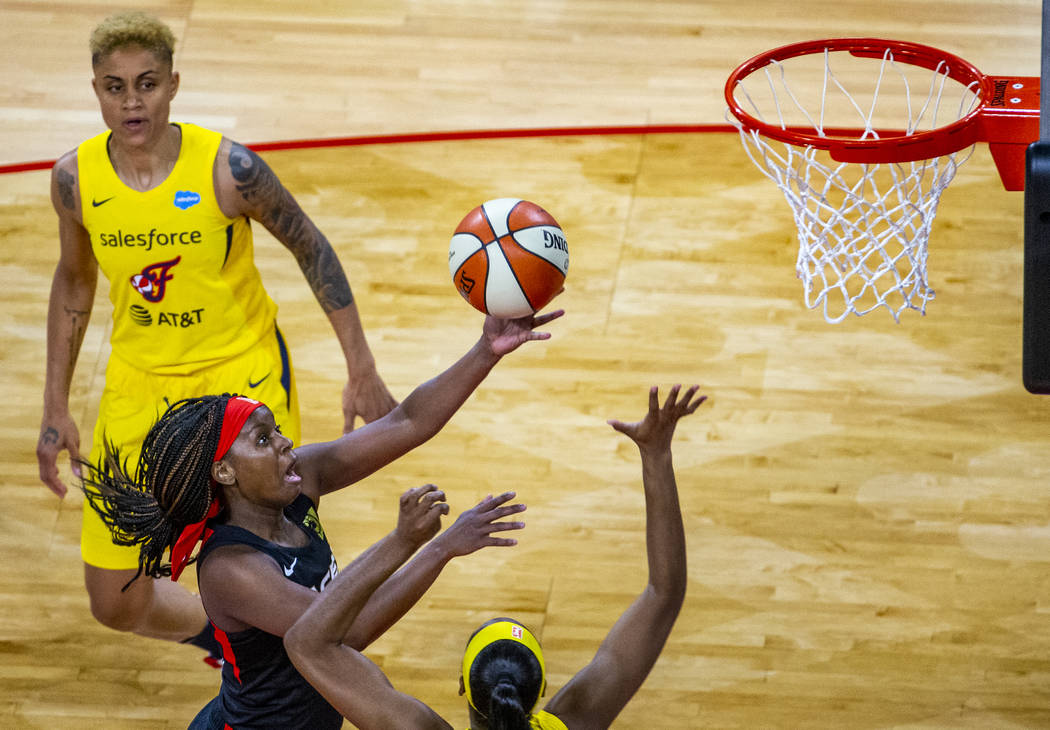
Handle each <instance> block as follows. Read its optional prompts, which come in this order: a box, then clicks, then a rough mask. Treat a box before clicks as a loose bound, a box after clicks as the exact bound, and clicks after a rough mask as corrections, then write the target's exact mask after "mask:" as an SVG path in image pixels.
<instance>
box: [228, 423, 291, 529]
mask: <svg viewBox="0 0 1050 730" xmlns="http://www.w3.org/2000/svg"><path fill="white" fill-rule="evenodd" d="M223 461H225V462H227V464H228V465H229V467H230V468H231V470H232V477H233V479H234V480H235V482H236V485H235V487H234V488H235V489H237V491H238V492H240V494H241V496H243V497H244V498H245V499H246V500H248V501H249V502H252V503H254V504H258V505H260V506H265V507H271V508H273V509H278V510H280V509H283V508H285V507H287V506H288V505H289V504H291V503H292V502H293V501H294V500H295V498H296V497H297V496H299V492H300V489H301V483H302V477H300V476H299V474H297V473H296V471H295V461H296V456H295V452H294V451H292V441H291V439H289V438H288V437H287V436H285V435H284V434H282V433H281V432H280V430H279V429H278V428H277V424H276V423H275V422H274V418H273V413H272V412H271V411H270V409H269V408H267V407H266V406H260V407H259V408H256V409H255V410H254V411H253V412H252V414H251V415H250V416H248V420H247V421H246V422H245V424H244V426H243V427H242V428H241V432H240V434H239V435H238V436H237V439H236V440H235V441H234V442H233V445H232V446H230V450H229V451H228V452H227V453H226V456H225V457H224V458H223Z"/></svg>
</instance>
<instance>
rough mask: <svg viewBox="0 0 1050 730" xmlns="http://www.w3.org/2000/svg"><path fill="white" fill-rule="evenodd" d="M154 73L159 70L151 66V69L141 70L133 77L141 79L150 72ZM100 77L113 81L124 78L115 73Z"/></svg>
mask: <svg viewBox="0 0 1050 730" xmlns="http://www.w3.org/2000/svg"><path fill="white" fill-rule="evenodd" d="M155 73H160V72H159V71H157V70H156V69H153V68H151V69H149V70H147V71H143V72H142V73H140V74H139V75H138V76H136V77H135V78H136V79H141V78H143V77H145V76H149V75H150V74H155ZM102 78H104V79H113V80H114V81H123V80H124V78H123V77H122V76H117V75H116V74H106V75H105V76H103V77H102Z"/></svg>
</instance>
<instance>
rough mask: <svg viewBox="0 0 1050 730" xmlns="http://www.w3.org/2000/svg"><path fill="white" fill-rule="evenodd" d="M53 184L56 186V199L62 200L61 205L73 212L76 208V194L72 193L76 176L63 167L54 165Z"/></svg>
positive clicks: (75, 183)
mask: <svg viewBox="0 0 1050 730" xmlns="http://www.w3.org/2000/svg"><path fill="white" fill-rule="evenodd" d="M55 184H56V186H57V187H58V199H59V200H61V201H62V206H63V207H64V208H66V209H67V210H71V211H74V212H75V211H76V209H77V201H76V195H75V193H74V190H75V189H76V185H77V178H76V176H75V175H73V173H71V172H70V171H69V170H67V169H66V168H65V167H56V168H55Z"/></svg>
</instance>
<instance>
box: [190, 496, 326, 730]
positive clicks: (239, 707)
mask: <svg viewBox="0 0 1050 730" xmlns="http://www.w3.org/2000/svg"><path fill="white" fill-rule="evenodd" d="M284 514H285V516H286V517H288V519H289V520H291V521H292V522H293V523H295V524H296V525H298V526H299V528H300V529H301V530H302V531H303V532H305V533H306V534H307V535H308V536H309V538H310V541H309V543H308V544H307V545H306V546H304V547H299V548H293V547H285V546H283V545H276V544H274V543H272V542H269V541H267V540H264V539H262V538H261V537H259V536H258V535H255V534H254V533H251V532H248V531H247V530H245V529H242V528H240V527H234V526H232V525H209V527H211V528H212V533H211V535H210V536H209V537H208V538H207V540H206V541H205V542H204V545H203V546H202V547H201V550H200V555H199V557H198V558H197V570H198V574H199V572H200V566H201V565H202V564H203V563H204V561H205V560H206V559H207V558H208V555H209V554H210V553H211V552H212V551H213V550H215V549H216V548H219V547H222V546H223V545H249V546H251V547H253V548H255V549H256V550H258V551H259V552H262V553H266V554H267V555H269V556H270V557H272V558H273V559H274V560H275V561H277V563H278V564H279V565H280V566H281V569H282V570H283V571H284V574H285V575H286V576H287V577H288V580H290V581H294V582H296V583H298V584H299V585H303V586H306V587H308V588H311V589H313V590H315V591H322V590H324V588H325V587H326V586H327V585H328V583H329V581H331V580H332V578H334V577H335V574H336V573H337V572H338V567H337V566H336V562H335V558H334V557H333V555H332V549H331V548H330V547H329V545H328V540H327V538H326V537H325V534H324V530H323V529H322V528H321V523H320V521H319V520H318V519H317V512H316V511H315V510H314V505H313V502H312V501H310V498H309V497H306V496H305V495H299V497H297V498H296V500H295V501H294V502H292V504H290V505H289V506H288V507H286V508H285V510H284ZM215 634H216V638H218V640H219V643H220V644H222V647H223V659H224V660H225V663H224V664H223V667H222V686H221V687H220V688H219V696H218V697H216V698H215V699H214V700H213V701H212V702H211V703H209V705H208V706H207V707H205V709H204V710H202V712H201V714H200V715H198V717H197V720H195V721H194V723H193V725H191V727H216V728H223V727H230V728H304V729H306V728H309V729H310V730H314V729H315V728H319V729H321V728H333V730H335V729H337V728H341V727H342V725H343V718H342V716H341V715H340V714H339V712H338V711H337V710H336V709H335V708H334V707H332V706H331V705H330V704H329V703H328V701H327V700H325V699H324V697H322V696H321V695H320V694H319V693H318V692H317V690H315V689H314V688H313V687H312V686H311V685H310V684H309V683H308V682H307V681H306V680H305V679H303V676H302V675H301V674H299V671H298V670H297V669H296V668H295V666H294V665H293V664H292V661H291V660H290V659H289V658H288V654H287V653H286V652H285V650H284V642H283V641H282V639H281V637H280V636H274V635H273V634H268V633H266V632H265V631H262V630H260V629H256V628H250V629H247V630H245V631H237V632H233V633H229V634H227V633H225V632H223V631H220V630H219V629H218V627H216V628H215Z"/></svg>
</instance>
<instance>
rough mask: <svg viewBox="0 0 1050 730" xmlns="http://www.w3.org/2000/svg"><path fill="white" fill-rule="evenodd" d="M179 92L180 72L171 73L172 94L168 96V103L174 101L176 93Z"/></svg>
mask: <svg viewBox="0 0 1050 730" xmlns="http://www.w3.org/2000/svg"><path fill="white" fill-rule="evenodd" d="M178 90H179V72H178V71H172V72H171V93H170V94H169V95H168V101H171V100H172V99H174V98H175V94H176V92H178Z"/></svg>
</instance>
